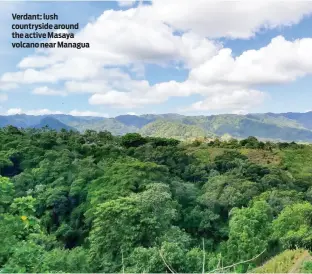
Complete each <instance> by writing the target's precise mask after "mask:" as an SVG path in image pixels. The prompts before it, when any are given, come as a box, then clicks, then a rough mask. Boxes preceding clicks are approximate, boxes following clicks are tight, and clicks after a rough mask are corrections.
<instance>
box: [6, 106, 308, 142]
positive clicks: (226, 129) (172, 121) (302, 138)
mask: <svg viewBox="0 0 312 274" xmlns="http://www.w3.org/2000/svg"><path fill="white" fill-rule="evenodd" d="M46 117H52V118H53V119H57V120H58V121H60V122H61V123H63V124H64V125H66V126H69V127H70V128H73V129H76V130H79V131H80V132H83V131H85V130H87V129H90V130H96V131H105V130H107V131H109V132H111V133H113V134H114V135H124V134H126V133H130V132H138V133H141V134H142V135H149V136H162V137H172V138H178V139H180V140H187V139H194V138H200V137H211V136H220V137H221V136H223V135H230V136H232V137H234V138H238V139H241V138H247V137H248V136H255V137H257V138H259V139H261V140H276V141H296V142H312V112H307V113H280V114H275V113H265V114H247V115H234V114H222V115H211V116H183V115H179V114H159V115H155V114H146V115H141V116H136V115H121V116H117V117H115V118H101V117H74V116H70V115H43V116H30V115H12V116H0V126H2V127H3V126H6V125H13V126H16V127H20V128H27V127H34V126H37V125H40V121H41V120H42V119H45V118H46ZM64 127H65V126H64Z"/></svg>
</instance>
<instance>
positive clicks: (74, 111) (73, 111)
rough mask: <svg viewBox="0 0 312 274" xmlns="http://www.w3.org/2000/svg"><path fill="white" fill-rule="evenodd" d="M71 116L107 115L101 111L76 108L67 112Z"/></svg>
mask: <svg viewBox="0 0 312 274" xmlns="http://www.w3.org/2000/svg"><path fill="white" fill-rule="evenodd" d="M68 114H69V115H72V116H96V117H106V118H107V117H109V115H108V114H107V113H102V112H96V111H89V110H87V111H78V110H72V111H70V112H69V113H68Z"/></svg>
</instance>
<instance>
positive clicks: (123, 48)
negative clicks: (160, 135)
mask: <svg viewBox="0 0 312 274" xmlns="http://www.w3.org/2000/svg"><path fill="white" fill-rule="evenodd" d="M195 2H196V1H193V2H192V6H188V5H190V4H189V1H186V0H181V1H174V0H167V1H164V0H159V1H157V0H155V1H154V2H153V3H152V4H149V5H139V4H138V3H137V2H136V3H134V4H133V5H131V2H128V3H127V2H126V3H124V2H123V3H118V2H108V1H103V2H44V1H42V2H27V3H26V2H12V3H10V2H5V3H4V2H0V8H1V9H0V10H1V11H0V17H1V18H0V24H1V26H0V31H1V33H2V35H1V36H0V60H1V64H0V112H1V114H5V115H7V114H15V113H27V114H35V115H37V114H45V113H67V114H73V115H96V116H98V115H99V116H110V117H112V116H116V115H120V114H125V113H136V114H143V113H172V112H178V113H181V114H185V115H209V114H218V113H247V112H288V111H296V112H306V111H308V110H311V109H312V104H311V99H310V98H311V94H312V90H311V86H312V76H311V74H312V54H311V53H310V52H309V49H310V51H312V50H311V49H312V37H311V26H312V16H311V15H312V8H311V7H310V6H311V4H309V3H308V1H304V2H300V4H296V3H292V2H279V3H277V4H276V2H275V3H274V1H264V2H265V3H264V2H263V1H262V2H256V1H255V2H253V4H250V2H249V4H246V3H247V2H245V4H244V3H243V2H236V4H235V3H234V2H233V4H234V5H236V6H235V10H236V12H235V13H234V12H232V10H233V7H231V8H229V6H228V5H229V4H228V3H230V2H222V1H219V3H217V2H216V1H204V2H203V1H199V0H198V1H197V2H198V5H195V4H196V3H195ZM233 4H231V5H233ZM289 5H293V8H292V9H290V8H289ZM246 6H247V7H246ZM268 10H269V11H270V12H267V11H268ZM43 12H45V13H56V14H58V16H59V19H60V20H59V21H58V22H57V23H77V22H79V24H80V30H79V31H78V32H77V33H76V34H75V39H74V40H73V42H80V41H82V42H89V43H90V46H91V47H90V49H84V50H77V49H55V50H46V51H43V52H38V51H36V50H34V49H12V47H11V42H12V41H13V39H12V38H11V25H12V24H13V23H16V22H13V20H12V16H11V14H12V13H18V14H25V13H29V14H36V13H43ZM52 23H53V22H52ZM87 24H88V26H87V27H86V25H87ZM14 40H16V41H15V42H17V41H19V39H14ZM24 42H34V41H30V40H28V41H24ZM42 57H44V61H43V59H42ZM19 64H20V65H21V66H19Z"/></svg>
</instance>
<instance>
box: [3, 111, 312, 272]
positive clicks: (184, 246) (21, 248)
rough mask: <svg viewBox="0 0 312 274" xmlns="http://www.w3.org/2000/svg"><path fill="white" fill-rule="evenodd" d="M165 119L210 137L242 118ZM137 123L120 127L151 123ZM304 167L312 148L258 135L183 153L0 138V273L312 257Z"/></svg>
mask: <svg viewBox="0 0 312 274" xmlns="http://www.w3.org/2000/svg"><path fill="white" fill-rule="evenodd" d="M161 117H162V120H161V122H158V123H159V124H160V125H161V124H163V123H165V122H164V120H165V119H167V118H168V119H169V120H170V119H172V120H174V121H175V122H174V123H178V122H179V123H180V122H182V123H186V124H187V125H188V126H190V127H193V125H194V123H195V124H200V125H201V126H202V127H203V128H205V131H207V132H209V131H218V132H220V131H222V130H225V129H224V128H222V127H221V126H220V125H221V124H222V123H225V124H226V128H232V129H233V130H234V129H235V130H236V131H239V129H240V126H241V118H242V117H236V116H233V117H230V118H229V117H227V116H217V117H210V118H209V119H208V118H207V117H188V118H185V117H184V116H179V115H169V114H168V115H163V116H161ZM235 117H236V118H235ZM141 118H142V119H137V120H136V121H135V122H134V123H132V122H131V119H130V120H129V119H128V118H127V117H122V118H120V120H118V123H126V124H127V125H129V126H131V127H136V126H142V127H145V126H148V125H151V123H152V122H153V121H156V120H157V119H158V118H157V117H156V116H153V115H151V116H144V117H141ZM21 119H23V118H21ZM38 119H39V118H38ZM38 119H37V121H36V123H39V122H40V120H38ZM55 119H56V118H55ZM58 119H60V120H62V123H69V122H71V123H73V124H75V123H76V124H79V123H80V122H81V121H83V120H84V119H87V118H76V120H74V121H73V120H71V118H70V117H67V116H66V117H65V116H64V117H63V116H60V117H58ZM248 119H255V118H254V117H253V118H248ZM261 119H262V120H261V121H258V122H259V123H264V120H266V121H267V120H270V119H271V118H269V117H262V118H261ZM87 120H88V121H90V122H96V123H100V122H101V119H100V120H99V119H93V118H89V119H87ZM106 120H108V119H106ZM279 121H282V120H279ZM288 122H289V121H287V120H283V123H285V124H287V123H288ZM109 123H111V122H109ZM215 123H218V126H216V124H215ZM289 123H290V122H289ZM292 123H293V122H292ZM72 126H73V125H72ZM293 126H295V125H294V123H293ZM177 128H180V127H179V126H178V127H177ZM185 128H189V127H185ZM173 130H174V128H173ZM298 130H299V126H298ZM181 133H183V131H181ZM185 134H186V135H187V134H188V133H187V130H186V131H185ZM183 135H184V133H183ZM247 137H248V136H247ZM250 155H252V156H250ZM274 157H277V158H278V159H279V160H276V161H275V160H274V161H272V163H271V162H270V163H268V162H267V160H268V159H275V158H274ZM311 159H312V151H311V147H310V146H309V145H298V144H295V143H272V142H262V141H259V140H257V139H256V138H254V137H248V138H247V139H244V140H235V139H233V138H231V137H229V136H228V138H223V139H214V140H209V139H204V138H203V139H201V140H200V139H198V140H196V141H195V142H194V143H185V142H180V141H178V140H175V139H166V138H163V137H144V136H142V135H140V134H138V133H136V132H134V133H131V134H130V133H129V134H126V135H124V136H113V135H112V134H111V133H109V132H107V131H103V132H97V131H95V130H85V131H84V133H79V132H77V131H73V130H71V131H67V130H59V131H56V130H49V129H48V128H43V129H23V130H22V129H18V128H15V127H12V126H10V127H6V128H3V129H1V130H0V176H1V177H0V239H1V245H0V271H1V272H28V273H29V272H71V273H75V272H85V273H92V272H93V273H94V272H139V273H142V272H153V273H164V272H171V271H174V272H202V271H203V268H204V270H205V272H209V271H213V270H214V269H219V270H220V269H222V267H225V266H227V265H232V264H235V265H234V266H231V267H230V268H226V269H224V271H236V272H246V271H250V270H251V269H252V268H254V267H257V266H259V265H260V264H262V263H263V262H264V260H265V259H269V258H270V257H272V256H274V255H276V254H277V253H279V252H282V251H283V250H285V249H292V248H296V247H302V248H305V249H308V250H312V246H311V231H312V227H311V225H312V222H311V220H312V217H311V214H312V213H311V212H312V205H311V201H312V180H311V178H312V171H311V168H310V164H311V161H310V160H311ZM263 250H265V252H264V253H261V252H262V251H263ZM259 253H261V256H259V257H257V259H254V260H251V261H250V260H249V259H251V258H253V257H255V256H257V255H259ZM245 260H247V261H248V262H247V263H239V264H237V265H236V263H238V262H241V261H245ZM276 269H281V268H280V267H278V268H276ZM307 269H308V266H307Z"/></svg>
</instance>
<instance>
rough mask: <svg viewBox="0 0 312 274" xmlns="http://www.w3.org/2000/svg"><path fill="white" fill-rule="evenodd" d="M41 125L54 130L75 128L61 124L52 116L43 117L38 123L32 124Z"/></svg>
mask: <svg viewBox="0 0 312 274" xmlns="http://www.w3.org/2000/svg"><path fill="white" fill-rule="evenodd" d="M43 127H48V128H50V129H54V130H58V131H59V130H62V129H66V130H74V131H76V129H75V128H72V127H70V126H68V125H65V124H63V123H62V122H60V121H59V120H57V119H56V118H54V117H44V118H43V119H42V120H41V121H40V123H39V124H37V125H35V126H33V128H43Z"/></svg>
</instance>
